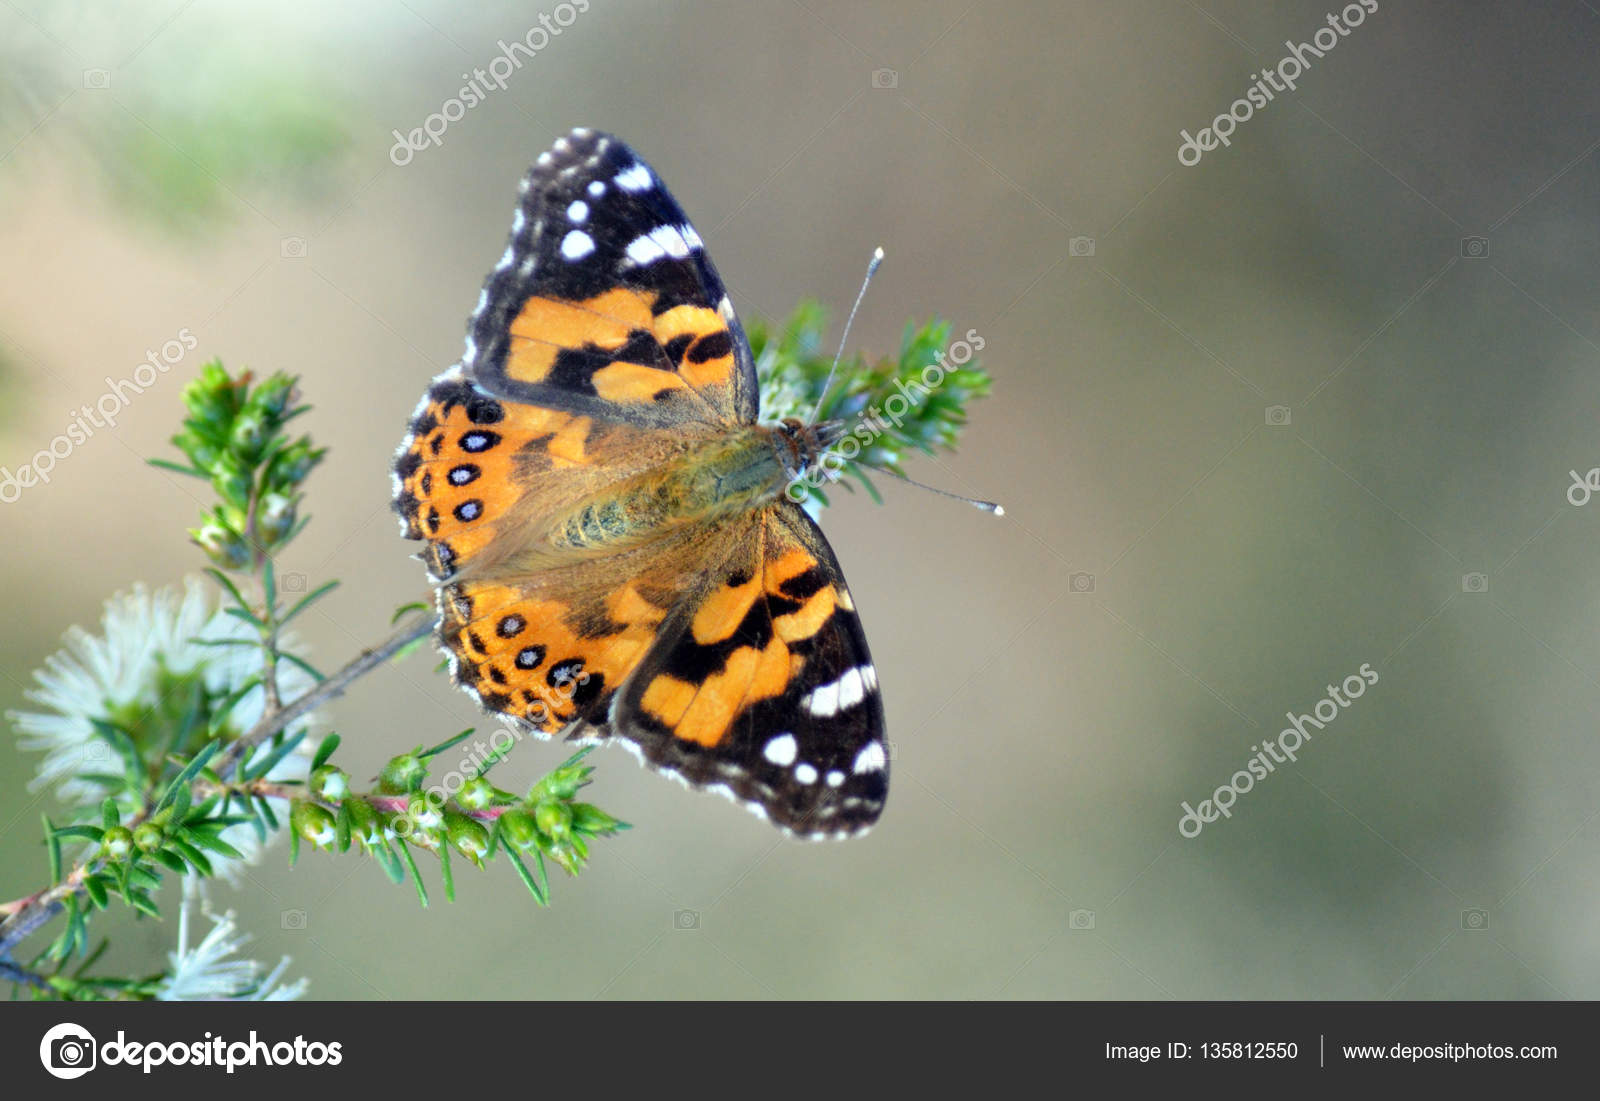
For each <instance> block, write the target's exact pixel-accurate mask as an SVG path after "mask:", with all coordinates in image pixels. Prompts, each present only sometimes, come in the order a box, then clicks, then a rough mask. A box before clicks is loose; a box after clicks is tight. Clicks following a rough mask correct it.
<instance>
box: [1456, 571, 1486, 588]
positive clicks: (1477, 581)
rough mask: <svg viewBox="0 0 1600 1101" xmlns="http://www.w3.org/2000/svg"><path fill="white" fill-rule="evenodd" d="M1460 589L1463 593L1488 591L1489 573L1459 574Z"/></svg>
mask: <svg viewBox="0 0 1600 1101" xmlns="http://www.w3.org/2000/svg"><path fill="white" fill-rule="evenodd" d="M1461 591H1462V592H1464V593H1486V592H1488V591H1489V575H1488V574H1486V573H1464V574H1462V575H1461Z"/></svg>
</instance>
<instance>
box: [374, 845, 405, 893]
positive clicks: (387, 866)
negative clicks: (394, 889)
mask: <svg viewBox="0 0 1600 1101" xmlns="http://www.w3.org/2000/svg"><path fill="white" fill-rule="evenodd" d="M372 855H373V856H374V857H375V858H376V859H377V861H378V863H379V864H381V865H382V866H383V871H384V874H385V875H387V876H388V877H389V879H390V881H391V882H393V883H396V884H399V883H404V882H405V881H406V870H405V868H404V867H403V866H402V865H401V863H400V858H399V857H398V856H396V855H395V854H394V850H393V849H391V848H390V847H389V841H388V839H387V838H380V839H379V844H378V845H377V846H375V847H374V848H373V850H372Z"/></svg>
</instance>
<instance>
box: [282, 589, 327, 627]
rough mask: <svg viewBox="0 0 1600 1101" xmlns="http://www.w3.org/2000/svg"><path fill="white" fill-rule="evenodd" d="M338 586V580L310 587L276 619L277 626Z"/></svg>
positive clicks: (286, 621)
mask: <svg viewBox="0 0 1600 1101" xmlns="http://www.w3.org/2000/svg"><path fill="white" fill-rule="evenodd" d="M338 587H339V582H338V581H329V582H327V583H326V584H323V585H319V586H317V587H316V588H315V589H312V590H311V591H310V592H308V593H306V595H305V596H302V597H301V598H300V599H299V600H297V601H296V602H295V605H294V607H292V608H290V609H289V610H288V611H287V612H285V613H283V617H282V618H281V619H279V620H278V626H280V627H282V626H283V625H284V624H286V623H288V622H289V621H290V620H292V619H293V618H294V617H295V616H297V615H299V614H300V613H301V612H303V611H305V610H306V609H307V608H309V607H311V605H312V604H314V603H316V602H317V601H318V600H321V599H322V598H323V597H324V596H327V595H328V594H329V593H331V592H333V590H335V589H337V588H338Z"/></svg>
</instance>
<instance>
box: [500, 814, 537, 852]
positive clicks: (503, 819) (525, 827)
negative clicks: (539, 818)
mask: <svg viewBox="0 0 1600 1101" xmlns="http://www.w3.org/2000/svg"><path fill="white" fill-rule="evenodd" d="M500 832H501V833H503V834H504V835H505V839H506V843H507V844H508V845H510V846H511V847H512V848H514V849H517V850H523V849H530V848H532V847H533V846H534V845H536V844H537V843H538V841H539V826H538V824H537V823H536V822H534V820H533V815H531V814H529V813H528V812H527V811H525V810H523V809H521V808H520V807H519V808H517V809H516V810H508V811H506V812H505V813H504V814H502V815H501V816H500Z"/></svg>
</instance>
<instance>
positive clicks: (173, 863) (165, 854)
mask: <svg viewBox="0 0 1600 1101" xmlns="http://www.w3.org/2000/svg"><path fill="white" fill-rule="evenodd" d="M151 855H152V856H154V857H155V858H156V859H157V860H159V861H161V863H163V864H165V865H166V866H167V867H169V868H171V869H172V870H173V871H175V872H177V873H178V874H179V875H188V874H189V866H188V865H187V864H185V863H184V862H183V858H182V857H180V856H179V855H178V854H177V853H175V852H173V851H172V850H171V849H157V850H156V851H155V852H154V853H152V854H151Z"/></svg>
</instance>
